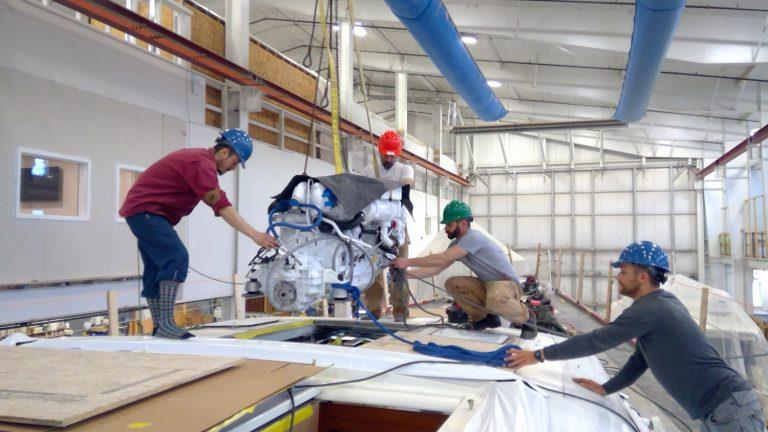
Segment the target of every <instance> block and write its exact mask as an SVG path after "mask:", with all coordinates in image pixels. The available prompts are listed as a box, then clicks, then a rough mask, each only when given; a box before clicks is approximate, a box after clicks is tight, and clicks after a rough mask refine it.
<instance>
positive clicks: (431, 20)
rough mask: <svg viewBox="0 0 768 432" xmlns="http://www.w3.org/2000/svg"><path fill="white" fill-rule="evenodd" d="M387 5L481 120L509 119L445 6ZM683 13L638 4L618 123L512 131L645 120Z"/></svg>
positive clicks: (641, 0) (660, 0)
mask: <svg viewBox="0 0 768 432" xmlns="http://www.w3.org/2000/svg"><path fill="white" fill-rule="evenodd" d="M384 1H385V3H386V4H387V5H388V6H389V8H390V9H391V10H392V12H393V13H394V14H395V16H397V18H398V19H399V20H400V21H401V22H402V23H403V24H405V26H406V27H407V28H408V31H409V32H410V33H411V34H412V35H413V37H414V39H416V41H417V42H418V43H419V45H420V46H421V47H422V49H423V50H424V51H425V52H426V53H427V55H428V56H429V58H430V59H431V60H432V62H433V63H434V64H435V66H436V67H437V68H438V69H439V70H440V72H441V73H442V74H443V76H445V78H446V79H447V80H448V82H450V83H451V85H452V86H453V88H454V89H456V91H457V92H458V93H459V94H460V95H461V97H462V98H464V100H465V101H466V102H467V103H468V104H469V106H470V107H471V108H472V109H473V110H474V111H475V113H476V114H477V115H478V117H479V118H480V119H481V120H485V121H495V120H498V119H500V118H502V117H504V116H505V115H506V114H507V110H506V109H505V108H504V107H503V106H502V104H501V102H500V101H499V99H498V98H497V97H496V95H494V94H493V91H491V89H490V87H488V83H487V82H486V80H485V78H484V77H483V74H482V72H480V69H479V68H478V66H477V64H476V63H475V61H474V60H473V59H472V56H471V55H470V54H469V51H467V48H466V47H465V46H464V44H463V43H462V41H461V35H460V34H459V31H458V30H457V29H456V25H455V24H454V23H453V21H452V20H451V18H450V16H449V15H448V11H447V10H446V9H445V6H444V5H443V3H442V2H441V1H439V0H384ZM684 9H685V0H637V2H636V4H635V17H634V29H633V32H632V42H631V46H630V50H629V58H628V60H627V69H626V75H625V78H624V83H623V85H622V90H621V97H620V99H619V104H618V105H617V107H616V112H615V113H614V115H613V119H614V120H615V123H607V124H606V125H605V126H599V124H600V122H609V121H606V120H597V121H596V124H597V125H592V126H590V125H589V124H588V123H582V122H573V125H574V127H558V126H552V127H550V128H546V127H545V128H540V127H539V126H541V124H539V126H532V128H531V129H522V128H523V127H524V126H525V125H522V124H520V125H519V127H520V128H521V129H517V130H514V131H519V130H555V129H572V128H585V127H615V126H622V125H625V124H626V123H632V122H636V121H639V120H640V119H642V118H643V116H644V115H645V110H646V108H647V107H648V102H649V101H650V99H651V94H652V93H653V87H654V84H655V83H656V79H657V77H658V76H659V73H660V71H661V64H662V62H663V60H664V57H665V56H666V54H667V51H668V49H669V45H670V43H671V42H672V35H673V34H674V32H675V29H676V28H677V24H678V23H679V21H680V16H681V15H682V13H683V10H684ZM470 130H472V132H470ZM452 132H453V133H455V134H469V133H494V132H498V127H497V126H495V125H494V126H482V127H477V128H474V129H470V128H454V129H453V131H452Z"/></svg>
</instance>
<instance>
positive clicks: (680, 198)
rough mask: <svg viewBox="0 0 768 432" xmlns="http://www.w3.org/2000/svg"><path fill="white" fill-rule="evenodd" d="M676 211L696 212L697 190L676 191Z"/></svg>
mask: <svg viewBox="0 0 768 432" xmlns="http://www.w3.org/2000/svg"><path fill="white" fill-rule="evenodd" d="M674 199H675V213H696V194H695V192H674Z"/></svg>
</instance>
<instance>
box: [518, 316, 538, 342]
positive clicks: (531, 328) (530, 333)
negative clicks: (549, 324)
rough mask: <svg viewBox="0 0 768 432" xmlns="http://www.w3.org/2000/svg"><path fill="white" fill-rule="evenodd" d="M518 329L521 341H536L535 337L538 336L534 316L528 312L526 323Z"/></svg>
mask: <svg viewBox="0 0 768 432" xmlns="http://www.w3.org/2000/svg"><path fill="white" fill-rule="evenodd" d="M520 328H521V329H522V331H521V332H520V337H521V338H522V339H536V336H537V335H538V334H539V330H538V326H537V325H536V315H535V314H534V313H533V312H531V311H530V310H529V311H528V321H526V322H524V323H523V325H522V326H521V327H520Z"/></svg>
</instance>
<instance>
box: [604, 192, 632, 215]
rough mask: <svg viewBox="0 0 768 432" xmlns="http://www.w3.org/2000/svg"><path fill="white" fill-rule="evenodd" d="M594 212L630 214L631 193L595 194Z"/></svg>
mask: <svg viewBox="0 0 768 432" xmlns="http://www.w3.org/2000/svg"><path fill="white" fill-rule="evenodd" d="M595 213H597V214H599V215H615V214H631V213H632V193H631V192H629V193H609V194H597V195H596V196H595Z"/></svg>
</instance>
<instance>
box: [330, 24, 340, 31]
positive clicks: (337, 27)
mask: <svg viewBox="0 0 768 432" xmlns="http://www.w3.org/2000/svg"><path fill="white" fill-rule="evenodd" d="M331 28H332V29H333V31H339V29H340V28H341V27H339V25H338V24H334V25H333V27H331Z"/></svg>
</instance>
